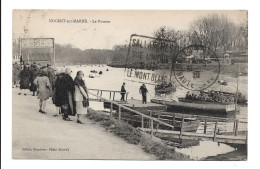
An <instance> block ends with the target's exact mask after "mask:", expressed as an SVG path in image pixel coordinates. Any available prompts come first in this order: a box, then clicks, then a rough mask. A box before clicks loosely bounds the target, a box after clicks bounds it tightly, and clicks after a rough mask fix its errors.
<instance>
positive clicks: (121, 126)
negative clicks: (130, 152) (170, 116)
mask: <svg viewBox="0 0 260 169" xmlns="http://www.w3.org/2000/svg"><path fill="white" fill-rule="evenodd" d="M87 118H89V119H91V120H93V121H95V122H98V123H99V124H100V125H101V126H103V127H104V128H105V129H106V130H108V131H110V132H112V133H113V134H115V135H117V136H119V137H121V138H123V139H124V140H125V141H127V142H128V143H130V144H136V145H140V146H141V147H142V149H143V150H144V151H145V152H147V153H149V154H152V155H154V156H156V157H157V159H158V160H191V159H190V158H189V156H186V155H183V154H181V153H178V152H175V150H174V148H173V147H170V146H167V145H165V144H164V143H163V142H162V141H161V140H160V139H158V138H156V137H151V136H150V135H148V134H146V133H143V132H141V131H139V130H137V129H136V128H134V127H132V126H131V125H129V124H127V123H125V122H123V121H117V120H116V119H114V118H113V117H110V116H108V115H106V114H104V113H103V112H99V111H94V110H92V109H90V110H89V113H88V115H87Z"/></svg>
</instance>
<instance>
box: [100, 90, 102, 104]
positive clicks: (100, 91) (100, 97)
mask: <svg viewBox="0 0 260 169" xmlns="http://www.w3.org/2000/svg"><path fill="white" fill-rule="evenodd" d="M101 97H102V90H101V91H100V102H101Z"/></svg>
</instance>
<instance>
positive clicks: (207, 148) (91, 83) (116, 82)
mask: <svg viewBox="0 0 260 169" xmlns="http://www.w3.org/2000/svg"><path fill="white" fill-rule="evenodd" d="M70 68H71V69H72V77H73V78H74V77H75V75H76V73H77V71H79V70H81V71H83V73H84V75H85V76H84V80H85V82H86V84H87V87H88V88H91V89H103V90H117V91H120V89H121V85H122V83H123V82H125V83H126V86H125V88H126V90H127V92H129V95H128V99H131V98H133V99H137V100H141V95H140V94H139V87H140V86H141V85H142V84H141V83H137V82H133V81H125V80H124V78H125V73H124V70H125V69H124V68H112V67H108V66H106V65H81V66H80V65H75V66H70ZM107 69H108V70H109V71H107ZM91 70H96V71H97V72H99V71H102V72H103V73H102V75H99V74H98V73H90V71H91ZM151 72H152V71H151ZM89 75H92V76H94V78H89ZM219 79H221V80H222V79H223V80H225V81H226V82H227V84H228V85H226V86H221V85H219V84H214V85H213V86H211V87H210V90H222V91H229V92H233V93H235V92H236V89H237V78H235V77H232V76H231V75H223V74H220V75H219ZM176 83H177V82H176ZM238 84H239V85H238V90H239V91H240V92H241V93H242V94H243V95H245V96H246V98H248V92H247V91H248V90H247V89H248V78H247V76H240V77H239V79H238ZM146 87H147V89H148V91H149V95H148V99H147V100H148V101H149V100H150V99H153V98H157V97H158V96H155V91H154V85H152V84H146ZM187 91H188V90H187V89H185V88H181V87H178V88H177V91H176V92H175V93H173V94H172V95H170V96H169V95H168V96H164V95H163V96H160V97H164V98H165V99H168V100H169V99H170V100H177V99H178V97H184V96H185V94H186V92H187ZM94 94H96V93H94ZM102 96H103V97H105V98H109V93H106V92H104V93H103V95H102ZM120 97H121V96H120V94H119V93H118V94H116V95H115V99H116V100H119V99H120ZM90 107H91V108H93V109H95V110H104V107H103V103H101V102H90ZM238 108H239V110H240V111H239V113H238V114H237V116H236V118H237V119H239V121H240V123H239V125H238V131H246V130H247V120H248V118H247V117H248V109H247V107H242V106H239V107H238ZM218 126H219V129H220V131H221V132H232V131H233V123H221V122H220V123H219V125H218ZM213 129H214V123H209V124H208V128H207V132H208V133H212V132H213ZM202 132H203V123H201V125H200V126H199V128H198V131H197V133H202ZM176 151H179V152H181V153H184V154H187V155H189V156H190V157H191V158H194V159H201V158H204V157H207V156H213V155H217V154H223V153H228V152H231V151H234V148H232V147H230V146H228V145H226V144H222V143H220V144H218V143H216V142H211V141H200V144H199V145H198V146H192V147H189V148H181V149H176Z"/></svg>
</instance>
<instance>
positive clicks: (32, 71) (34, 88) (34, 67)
mask: <svg viewBox="0 0 260 169" xmlns="http://www.w3.org/2000/svg"><path fill="white" fill-rule="evenodd" d="M38 75H39V69H38V68H37V65H36V64H34V65H31V68H30V82H31V86H30V91H31V92H33V96H35V92H36V91H37V86H36V85H35V84H34V83H33V81H34V80H35V78H36V77H37V76H38Z"/></svg>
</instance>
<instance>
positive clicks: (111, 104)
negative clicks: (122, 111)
mask: <svg viewBox="0 0 260 169" xmlns="http://www.w3.org/2000/svg"><path fill="white" fill-rule="evenodd" d="M112 111H113V103H112V102H110V116H112Z"/></svg>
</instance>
